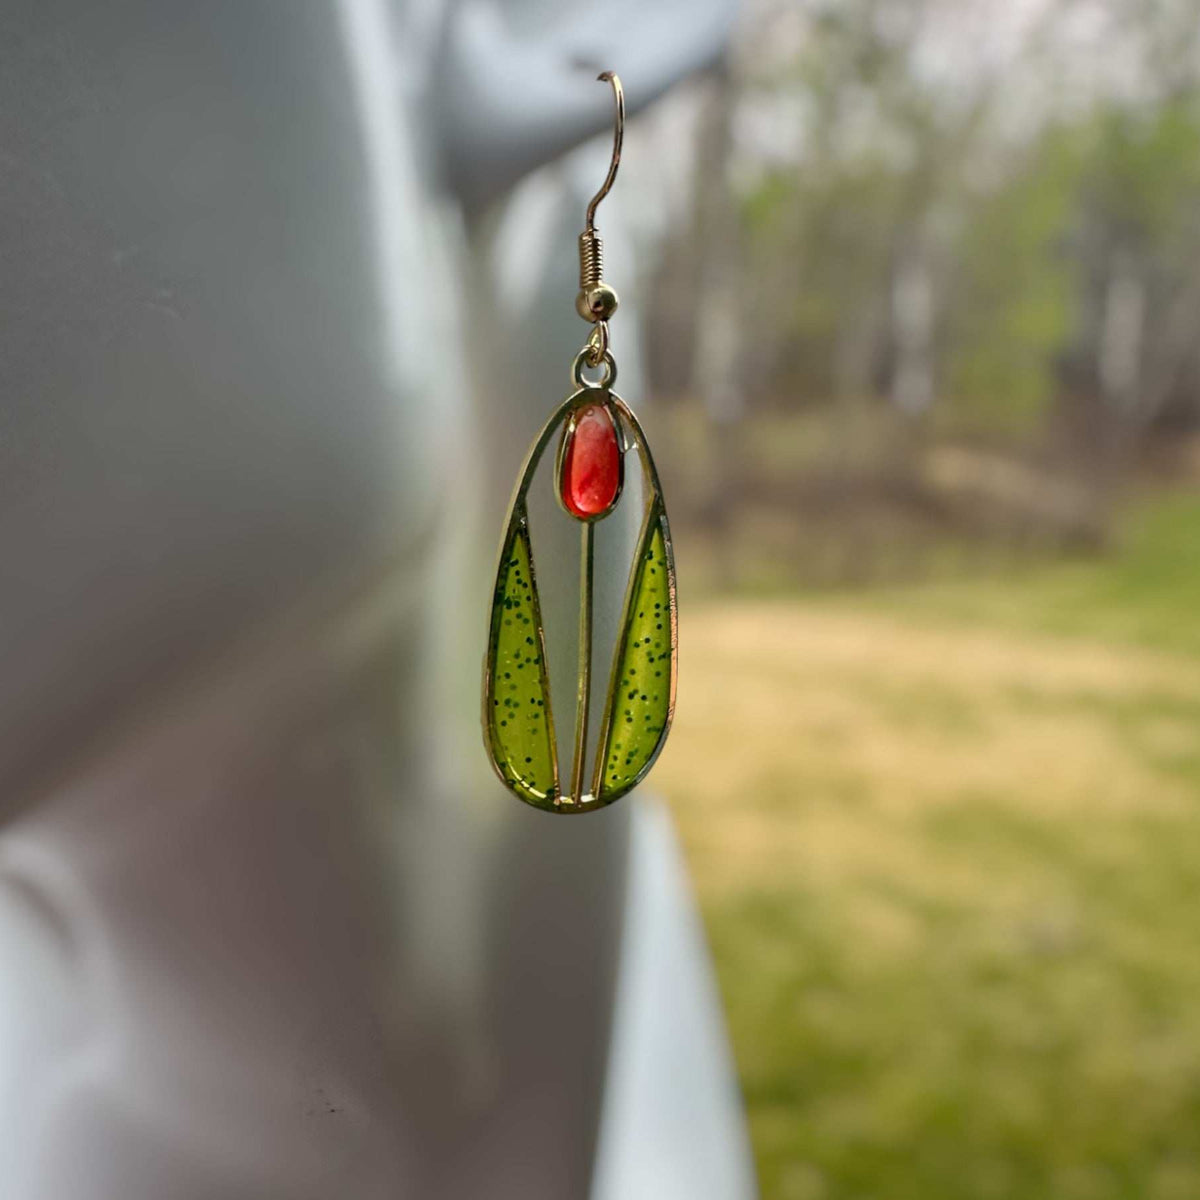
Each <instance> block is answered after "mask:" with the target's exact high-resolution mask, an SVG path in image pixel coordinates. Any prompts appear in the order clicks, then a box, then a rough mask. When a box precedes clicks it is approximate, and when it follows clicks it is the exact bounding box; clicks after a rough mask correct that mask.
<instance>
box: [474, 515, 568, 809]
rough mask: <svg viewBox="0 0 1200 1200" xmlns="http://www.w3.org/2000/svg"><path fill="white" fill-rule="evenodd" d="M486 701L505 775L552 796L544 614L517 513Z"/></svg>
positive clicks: (519, 786) (504, 564)
mask: <svg viewBox="0 0 1200 1200" xmlns="http://www.w3.org/2000/svg"><path fill="white" fill-rule="evenodd" d="M488 678H489V680H490V686H489V687H488V689H487V693H486V696H485V703H486V705H487V707H488V709H489V712H488V714H487V719H488V731H489V735H490V743H491V745H490V749H491V751H492V758H493V761H494V762H495V764H496V767H497V768H498V769H499V771H500V773H501V775H502V776H503V777H504V780H505V782H506V783H507V784H508V785H509V786H510V787H511V788H513V789H514V790H515V791H517V792H519V793H520V794H521V795H522V796H523V797H524V798H525V799H527V800H530V801H532V802H533V803H535V804H536V803H551V804H552V803H553V801H554V799H555V797H556V796H557V795H558V764H557V761H556V755H555V749H554V724H553V718H552V716H551V714H550V688H549V684H548V683H547V676H546V661H545V648H544V644H543V638H542V617H541V611H540V608H539V604H538V594H537V582H536V577H535V575H534V569H533V555H532V552H531V551H530V546H529V531H528V528H527V525H526V519H525V514H524V512H523V511H520V512H518V513H517V514H515V516H514V518H513V521H512V525H511V526H510V530H509V536H508V538H507V540H506V542H505V546H504V554H503V555H502V556H501V560H500V570H499V572H498V574H497V577H496V593H495V600H494V602H493V606H492V626H491V640H490V642H489V645H488Z"/></svg>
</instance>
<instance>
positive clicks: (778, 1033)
mask: <svg viewBox="0 0 1200 1200" xmlns="http://www.w3.org/2000/svg"><path fill="white" fill-rule="evenodd" d="M686 554H687V546H686V542H685V544H684V547H683V554H681V562H682V563H683V565H684V568H685V570H684V574H683V576H682V579H683V582H684V584H685V585H686ZM681 649H682V653H683V657H682V659H681V685H680V705H679V711H678V716H677V723H676V728H675V732H674V734H673V737H672V741H671V743H670V745H669V747H668V749H667V751H666V752H665V753H664V755H663V758H662V762H661V766H660V768H659V770H658V772H657V774H656V777H655V778H656V784H657V786H658V787H659V788H661V789H662V790H664V791H665V792H666V794H667V795H668V797H669V799H670V801H671V804H672V808H673V810H674V812H675V814H676V817H677V820H678V822H679V825H680V828H681V831H682V836H683V838H684V842H685V846H686V850H687V853H688V856H689V859H690V863H691V867H692V871H693V876H694V879H695V881H696V886H697V888H698V890H699V893H700V898H701V902H702V905H703V909H704V913H705V917H706V920H707V923H708V929H709V933H710V937H711V939H712V943H713V947H714V951H715V955H716V960H717V966H718V971H719V975H720V981H721V986H722V990H723V994H724V998H725V1001H726V1004H727V1009H728V1014H729V1020H730V1024H731V1028H732V1035H733V1040H734V1046H735V1051H736V1055H737V1060H738V1064H739V1069H740V1073H741V1079H742V1085H743V1088H744V1092H745V1097H746V1101H747V1104H748V1107H749V1113H750V1122H751V1131H752V1136H753V1140H754V1146H755V1151H756V1155H757V1160H758V1164H759V1171H760V1176H761V1182H762V1186H763V1191H764V1195H765V1196H766V1197H767V1198H768V1200H818V1198H825V1197H828V1198H838V1200H843V1198H845V1200H848V1198H850V1197H855V1198H861V1200H868V1198H878V1200H937V1198H940V1197H947V1198H950V1197H953V1198H955V1200H976V1198H978V1200H985V1198H994V1197H1012V1198H1014V1200H1015V1198H1020V1200H1040V1198H1045V1200H1051V1198H1052V1200H1092V1198H1095V1200H1101V1198H1109V1197H1112V1198H1117V1197H1121V1198H1131V1200H1132V1198H1134V1197H1137V1198H1139V1200H1141V1198H1146V1200H1153V1198H1163V1200H1167V1198H1179V1200H1183V1198H1194V1197H1197V1196H1200V732H1198V731H1200V502H1197V501H1196V500H1194V499H1187V498H1185V499H1176V500H1172V501H1168V502H1161V501H1160V502H1158V503H1157V504H1156V505H1155V506H1153V507H1151V508H1142V509H1140V510H1134V511H1132V512H1131V515H1130V517H1129V520H1128V522H1127V526H1126V528H1125V529H1124V530H1123V531H1122V533H1121V537H1120V539H1119V544H1118V548H1117V549H1116V550H1115V551H1114V552H1113V553H1111V554H1110V555H1108V556H1105V557H1097V558H1094V559H1090V560H1076V561H1067V562H1063V563H1059V564H1052V565H1044V566H1039V567H1035V568H1029V569H1026V570H1024V571H1022V572H1020V573H1013V572H1008V573H1000V572H997V573H995V574H994V575H992V576H991V577H989V578H986V579H985V578H976V579H971V580H968V581H959V582H950V583H946V582H942V583H938V584H936V585H934V584H929V585H923V586H922V585H907V586H899V585H897V586H889V587H882V588H878V587H877V588H873V589H869V590H862V591H848V592H845V593H837V592H824V593H821V594H820V595H818V596H813V595H807V596H797V597H792V598H781V597H771V598H767V599H762V598H746V599H741V598H725V599H713V600H709V601H707V602H704V603H700V604H697V603H695V602H693V603H689V604H688V605H687V606H686V608H685V610H684V615H683V624H682V627H681Z"/></svg>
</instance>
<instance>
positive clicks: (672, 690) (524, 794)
mask: <svg viewBox="0 0 1200 1200" xmlns="http://www.w3.org/2000/svg"><path fill="white" fill-rule="evenodd" d="M596 403H600V404H603V405H604V406H605V407H606V408H607V409H608V410H609V413H610V416H613V417H614V425H615V427H616V431H617V436H618V439H619V442H620V448H621V480H622V485H623V481H624V469H625V468H624V456H625V454H626V453H627V452H628V450H629V449H630V448H631V445H632V446H633V447H636V449H637V453H638V459H639V461H640V462H641V466H642V479H643V493H644V495H643V503H644V511H643V517H642V522H641V528H640V530H639V534H638V540H637V549H636V551H635V553H634V556H633V559H632V561H631V564H630V571H629V581H628V583H627V585H626V589H625V598H624V601H623V604H622V611H621V620H620V624H619V625H618V631H619V632H618V635H617V640H616V645H615V646H614V649H613V658H612V662H611V663H610V667H609V679H608V687H607V689H606V699H605V705H604V715H603V717H602V723H601V726H600V735H599V738H598V740H597V743H596V756H595V762H594V766H593V771H592V774H591V779H592V790H591V792H590V793H585V794H584V795H583V796H582V797H581V798H576V797H574V796H569V795H568V796H564V795H563V794H562V783H561V778H560V776H559V772H558V761H557V747H556V746H555V745H554V741H553V732H552V731H553V716H552V713H551V712H550V709H551V702H550V698H549V697H550V691H549V685H548V671H547V662H546V650H545V630H544V627H543V625H542V622H541V609H540V603H537V601H536V585H535V593H534V594H535V605H534V613H535V615H536V617H537V622H536V623H537V630H536V633H537V644H538V647H539V649H540V658H541V662H540V666H541V670H542V672H543V686H544V690H545V694H546V698H547V699H546V705H545V707H546V710H547V721H548V723H549V725H550V729H551V753H552V755H553V760H554V773H555V781H554V788H553V790H552V791H551V792H549V793H547V794H546V795H545V796H539V795H537V794H530V790H529V789H525V790H523V791H522V790H518V789H517V787H515V786H514V785H513V784H512V783H511V782H510V781H509V780H508V779H507V778H505V775H504V773H503V770H502V768H501V766H500V761H501V757H502V752H501V750H500V747H498V746H497V745H496V743H495V741H494V738H493V730H492V725H491V719H490V714H491V709H492V706H493V700H494V698H495V682H496V681H495V679H494V656H495V653H496V645H497V632H498V627H497V624H496V622H497V620H498V619H499V617H500V615H501V614H500V613H498V606H497V604H496V600H495V592H493V604H492V611H491V613H490V614H489V622H488V642H487V648H486V649H485V651H484V660H483V706H482V707H483V711H482V718H483V734H484V743H485V746H486V748H487V751H488V758H489V760H490V761H491V763H492V767H493V769H494V770H495V771H496V774H497V775H498V776H499V778H500V780H501V782H502V783H504V785H505V786H506V787H507V788H509V790H510V791H512V792H513V794H514V795H516V796H517V797H518V798H519V799H521V800H523V801H524V802H525V803H526V804H529V805H531V806H533V807H534V808H540V809H542V810H543V811H546V812H556V813H582V812H593V811H595V810H596V809H599V808H605V807H607V806H608V805H609V804H612V803H613V801H615V800H619V799H620V798H621V797H622V796H624V795H625V794H626V793H627V792H629V791H630V790H631V789H632V788H634V787H636V786H637V784H638V783H640V782H641V781H642V779H644V778H645V776H646V774H647V772H649V770H650V768H651V767H652V766H653V765H654V762H655V760H656V759H657V758H658V755H659V754H660V752H661V751H662V747H663V745H664V744H665V743H666V740H667V735H668V734H669V732H670V728H671V722H672V720H673V718H674V714H675V694H676V684H677V676H678V642H679V634H678V610H677V604H676V581H675V556H674V548H673V546H672V542H671V529H670V524H669V523H668V520H667V512H666V506H665V504H664V502H663V496H662V486H661V484H660V482H659V478H658V470H657V468H656V467H655V464H654V457H653V455H652V454H651V452H650V447H649V444H648V442H647V441H646V435H645V431H644V430H643V429H642V426H641V422H640V421H639V420H638V419H637V417H636V416H635V415H634V413H633V410H632V409H630V407H629V406H628V405H627V404H626V403H625V401H624V400H622V399H621V397H620V396H618V395H617V394H616V392H614V391H612V390H611V389H610V388H609V387H606V386H603V385H596V384H585V385H584V386H582V387H580V388H579V389H578V390H577V391H575V392H573V393H572V394H571V395H570V396H568V397H567V399H566V400H564V401H563V402H562V404H560V405H559V406H558V408H557V409H555V411H554V412H553V413H552V414H551V416H550V418H549V420H547V422H546V423H545V425H543V427H542V429H541V431H540V432H539V434H538V436H537V437H536V438H535V439H534V442H533V444H532V445H531V446H530V448H529V451H528V453H527V454H526V456H525V460H524V462H523V463H522V465H521V473H520V475H519V476H518V478H517V484H516V487H515V488H514V489H513V495H512V499H511V500H510V501H509V506H508V511H507V514H506V518H505V522H504V532H503V534H502V536H501V538H500V551H499V554H498V557H497V565H496V574H495V579H496V581H497V587H498V586H499V582H500V579H501V572H502V570H503V568H504V557H505V556H504V552H505V548H506V547H507V546H508V544H509V542H510V539H511V537H512V536H513V533H514V526H515V525H518V524H519V525H521V526H522V527H523V528H524V529H526V530H528V513H527V508H526V502H525V501H526V496H527V495H528V492H529V488H530V486H531V485H532V482H533V479H534V476H535V475H536V474H537V468H538V466H539V464H540V463H541V460H542V456H543V454H544V453H545V450H546V447H547V446H548V445H549V444H550V440H551V439H552V438H553V436H554V434H555V432H556V431H557V430H558V428H559V426H560V425H562V424H563V422H564V421H569V420H571V419H573V417H574V414H575V413H576V412H577V411H578V410H579V409H580V408H582V407H583V406H584V405H587V404H596ZM631 438H632V442H631V441H630V439H631ZM562 450H563V443H562V442H560V445H559V461H557V462H556V463H555V470H554V477H553V482H554V489H555V494H556V496H558V497H559V499H560V507H562V505H561V496H560V492H561V489H560V473H561V468H562V463H561V455H562ZM615 507H616V501H614V503H613V505H612V506H610V507H609V509H608V510H606V512H605V513H604V514H602V515H603V516H607V515H608V514H609V513H611V512H612V511H613V510H614V509H615ZM563 511H566V510H565V508H564V510H563ZM569 515H570V516H571V518H572V520H575V521H581V518H578V517H576V516H575V515H574V514H569ZM597 519H600V518H592V522H594V521H595V520H597ZM589 523H591V522H589ZM656 526H657V527H658V528H659V529H660V530H661V533H662V540H663V548H664V555H665V566H666V570H667V596H668V614H667V615H668V620H669V626H668V629H669V638H670V643H669V670H670V678H669V681H668V686H669V692H668V701H667V710H666V715H665V720H664V723H663V726H662V729H661V732H660V733H659V736H658V739H657V741H656V743H655V745H654V747H653V749H652V751H651V753H650V754H649V756H648V757H647V759H646V761H645V763H644V764H642V766H641V767H640V769H639V770H638V771H637V774H636V776H635V777H634V778H632V779H630V780H629V781H628V782H626V783H624V784H622V785H621V786H620V787H614V788H611V789H609V790H608V791H603V790H602V786H601V785H602V779H603V764H604V762H605V758H606V755H607V753H608V746H609V741H610V738H611V733H612V718H613V706H614V700H615V696H616V687H617V675H618V671H619V664H620V662H621V658H622V654H623V651H624V648H625V645H626V640H627V638H628V636H629V626H630V618H631V606H632V604H633V602H634V596H635V591H636V588H637V584H638V578H639V564H640V563H641V560H642V557H643V554H644V552H645V549H646V546H647V545H649V544H650V539H651V538H652V537H653V535H654V531H655V527H656ZM529 564H530V574H531V577H533V578H534V579H536V568H535V566H534V560H533V548H532V542H530V548H529ZM589 566H590V564H589ZM584 579H585V580H586V581H587V582H586V583H584V584H583V585H582V586H590V570H589V571H587V572H585V574H584ZM589 602H590V601H589ZM577 732H578V731H577ZM581 790H582V789H581Z"/></svg>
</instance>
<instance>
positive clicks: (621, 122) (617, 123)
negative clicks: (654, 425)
mask: <svg viewBox="0 0 1200 1200" xmlns="http://www.w3.org/2000/svg"><path fill="white" fill-rule="evenodd" d="M596 78H597V79H598V80H600V82H602V83H609V84H611V85H612V90H613V103H614V109H615V111H614V127H613V149H612V159H611V160H610V161H609V164H608V174H607V175H606V176H605V177H604V182H603V183H602V184H601V185H600V190H599V191H598V192H597V193H596V194H595V195H594V196H593V197H592V198H591V200H590V201H589V203H588V206H587V214H586V216H585V220H584V230H583V232H582V233H581V234H580V235H579V295H578V296H576V297H575V311H576V312H578V313H579V315H580V316H581V317H582V318H583V319H584V320H585V321H590V322H591V323H592V324H593V325H597V326H599V327H600V329H599V337H598V338H594V339H589V347H594V348H593V351H592V354H590V355H589V360H590V361H592V365H593V366H595V365H596V364H597V363H598V362H599V361H600V359H602V358H603V356H604V352H605V351H607V349H608V326H607V322H608V319H609V317H611V316H612V315H613V313H615V312H616V311H617V303H618V301H617V293H616V292H615V291H614V290H613V289H612V288H611V287H609V286H608V284H607V283H605V282H604V278H603V275H604V244H603V243H602V242H601V240H600V235H599V234H598V233H597V232H596V209H597V207H599V204H600V201H601V200H603V199H604V197H605V196H607V195H608V193H609V192H611V191H612V186H613V183H614V182H615V181H616V178H617V168H618V167H619V166H620V165H621V145H622V143H623V142H624V140H625V89H624V88H622V87H621V81H620V79H618V78H617V76H616V74H615V73H614V72H613V71H604V72H602V73H601V74H600V75H598V76H597V77H596ZM600 346H603V348H604V349H603V350H600V351H599V353H597V350H599V347H600ZM593 356H594V357H593Z"/></svg>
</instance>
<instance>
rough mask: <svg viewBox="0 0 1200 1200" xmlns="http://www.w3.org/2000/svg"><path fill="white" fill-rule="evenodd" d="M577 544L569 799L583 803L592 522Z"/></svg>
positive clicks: (589, 694) (588, 702) (588, 700)
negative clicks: (575, 690) (576, 645)
mask: <svg viewBox="0 0 1200 1200" xmlns="http://www.w3.org/2000/svg"><path fill="white" fill-rule="evenodd" d="M582 530H583V531H582V540H581V541H580V543H579V696H578V699H577V701H576V706H575V762H574V765H573V766H572V768H571V800H572V801H573V802H574V803H575V804H582V803H583V767H584V762H583V760H584V758H585V757H586V755H587V735H588V709H589V707H590V706H591V698H592V580H593V576H594V557H595V556H594V554H593V549H594V544H593V541H592V533H593V529H592V523H591V521H584V522H583V527H582Z"/></svg>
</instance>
